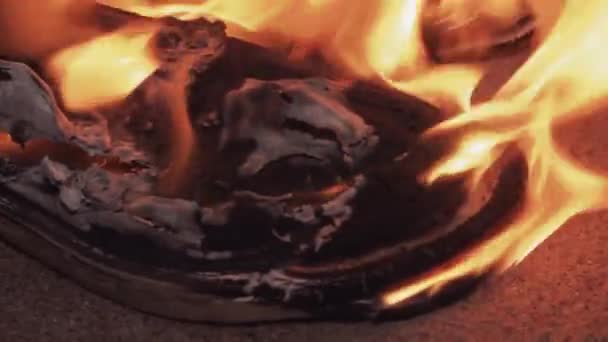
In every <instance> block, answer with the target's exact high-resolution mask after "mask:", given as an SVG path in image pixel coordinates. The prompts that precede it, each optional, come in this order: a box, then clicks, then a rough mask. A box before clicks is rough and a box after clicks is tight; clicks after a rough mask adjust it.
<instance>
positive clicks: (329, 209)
mask: <svg viewBox="0 0 608 342" xmlns="http://www.w3.org/2000/svg"><path fill="white" fill-rule="evenodd" d="M51 3H54V4H55V6H51V7H52V8H53V9H55V10H57V8H59V9H61V11H60V12H61V13H63V14H65V13H71V11H66V8H69V5H67V2H65V1H56V2H51ZM103 3H104V4H103V5H102V4H95V3H93V2H88V3H87V4H84V5H83V6H84V7H83V8H84V9H81V11H82V12H78V11H77V14H76V15H75V16H74V15H72V14H70V15H64V16H63V17H61V18H63V19H62V21H61V25H55V27H57V28H58V29H61V28H65V27H80V26H82V25H84V27H83V28H82V31H79V33H80V34H75V36H77V37H76V38H74V39H73V40H71V41H69V42H67V43H65V42H64V44H63V46H61V47H59V48H58V47H57V44H59V42H55V41H53V42H52V43H53V44H49V46H44V47H41V48H40V51H44V52H45V53H41V52H33V50H35V49H32V51H26V52H28V53H25V54H24V53H23V51H17V50H16V49H15V48H14V46H12V45H10V44H9V45H7V46H6V47H4V46H3V47H2V48H3V49H6V50H7V51H11V52H12V53H11V54H7V55H8V56H16V57H13V58H15V59H19V58H22V59H23V58H31V56H35V57H36V59H37V60H36V62H37V65H36V66H37V67H39V66H40V65H42V68H40V69H42V70H43V71H44V72H43V75H44V76H45V77H46V79H47V81H48V82H49V84H51V88H52V90H51V88H49V87H47V86H46V83H45V82H44V81H43V80H42V79H40V78H38V77H37V76H36V75H35V74H34V72H33V71H32V70H31V69H29V68H28V67H26V66H25V65H24V64H19V63H13V62H1V64H0V67H1V68H0V101H2V102H1V103H2V107H3V108H5V109H6V108H8V109H9V110H10V111H9V112H7V113H4V111H2V112H1V114H2V115H1V118H2V120H1V121H0V127H2V129H3V130H4V131H5V132H6V133H9V134H10V138H11V139H12V140H14V141H15V142H17V143H20V144H23V145H25V149H24V150H23V151H20V150H19V149H18V148H17V147H16V146H12V145H11V147H10V148H7V149H6V152H3V154H4V155H5V158H4V159H2V162H1V163H0V175H2V180H3V183H2V186H3V188H5V189H6V190H7V191H6V192H7V194H6V195H3V196H4V197H6V198H5V199H7V201H2V202H0V204H2V210H3V212H6V213H7V215H9V216H10V217H11V218H12V219H13V220H14V221H15V222H17V223H19V224H21V225H23V226H24V227H25V228H24V227H21V228H2V230H1V231H0V233H1V234H2V235H3V236H5V237H6V238H8V239H9V240H11V241H13V242H15V243H16V244H18V245H19V246H20V247H22V248H24V249H26V250H28V251H29V252H30V253H34V254H37V253H38V255H39V256H40V253H42V252H41V251H38V250H36V249H35V248H32V247H31V246H30V241H33V240H35V239H43V240H46V241H47V243H48V246H47V248H48V249H49V250H53V251H55V253H56V252H57V250H61V253H62V254H66V253H67V254H70V255H75V256H78V258H80V259H82V260H84V261H83V265H85V266H82V265H81V266H79V267H80V268H79V267H76V268H75V269H74V268H72V267H69V266H68V265H67V264H66V263H67V262H65V261H62V260H63V259H57V261H56V262H55V263H54V265H53V266H55V267H58V268H60V269H61V270H63V271H64V272H67V273H70V274H72V275H73V276H74V277H75V278H77V279H79V280H80V281H81V282H83V283H84V284H86V285H87V286H90V287H93V288H94V289H95V290H97V291H99V292H101V293H105V294H107V295H110V296H112V297H113V298H115V299H117V300H122V301H125V302H127V303H129V304H131V305H135V306H137V307H139V308H141V309H144V310H148V311H152V312H156V313H160V314H165V315H169V316H173V317H181V318H189V319H204V320H220V319H221V320H240V321H242V320H247V321H250V320H267V319H281V318H302V317H309V316H311V315H313V316H321V317H327V316H340V317H345V316H354V317H361V316H364V317H369V316H370V315H376V314H379V313H385V312H394V311H398V310H399V309H403V308H407V307H409V306H411V305H414V304H417V303H420V302H421V299H422V300H427V299H428V300H430V301H431V302H432V301H434V300H438V298H440V297H439V296H440V295H445V294H446V293H449V290H450V289H451V288H453V287H454V286H455V285H458V284H459V283H460V282H462V281H465V280H469V279H477V278H481V277H483V276H486V275H489V274H493V273H496V272H500V271H504V270H506V269H507V268H509V267H511V266H513V265H515V264H516V263H518V262H520V261H521V260H522V259H523V258H524V257H525V256H526V255H527V254H528V253H530V252H531V251H532V250H533V249H534V248H535V247H536V246H537V245H538V244H540V243H541V242H542V241H543V240H544V239H546V238H547V237H548V236H550V235H551V234H552V233H553V232H554V231H555V230H557V229H558V228H559V227H560V226H561V225H562V224H563V223H564V222H565V221H566V220H568V219H569V218H570V217H572V216H573V215H576V214H578V213H580V212H583V211H587V210H595V209H600V208H603V207H604V205H605V203H604V198H605V197H606V191H607V187H606V185H607V184H608V183H607V181H606V178H605V176H603V175H600V174H597V173H595V172H593V171H591V170H588V169H586V168H584V167H583V166H581V165H579V164H578V163H576V162H575V161H573V160H572V159H571V158H570V157H568V156H567V155H566V154H564V153H563V151H561V150H560V148H559V146H558V144H557V143H556V142H555V141H554V138H553V134H552V132H553V127H554V126H555V125H558V124H561V123H563V122H564V121H567V120H573V119H575V118H578V117H580V116H582V115H585V114H586V113H589V112H590V111H591V110H593V109H594V108H595V107H596V106H599V105H601V104H602V103H601V101H602V100H603V98H604V97H605V96H606V93H607V89H606V86H605V85H604V84H605V83H606V82H604V80H605V79H606V78H607V76H608V73H606V70H607V69H606V67H605V66H604V64H605V62H604V61H605V58H604V57H606V56H604V51H603V49H602V48H601V45H600V44H599V43H598V42H599V41H600V40H601V38H603V37H605V36H606V35H608V32H606V31H607V29H606V28H605V27H604V26H605V25H603V22H604V21H605V17H606V16H608V7H606V6H605V5H604V4H603V3H602V2H601V1H599V0H593V1H587V2H585V3H580V2H578V3H576V4H574V2H573V1H564V2H563V3H562V2H549V1H542V0H534V1H532V0H530V1H523V0H522V1H512V2H504V1H498V0H497V1H483V2H477V1H474V0H457V1H430V0H429V1H422V0H395V1H392V0H385V1H376V2H369V3H368V2H361V3H353V2H351V1H343V0H324V1H312V0H309V1H291V0H281V1H255V2H253V1H252V2H250V3H246V4H245V3H243V2H242V1H232V0H217V1H216V0H209V1H206V2H203V3H200V2H196V3H195V2H188V1H185V0H184V1H171V2H164V3H163V4H159V3H157V2H153V1H149V2H145V1H127V0H107V1H103ZM108 5H109V6H113V7H108ZM66 6H67V7H66ZM7 8H9V9H10V6H9V7H7ZM118 8H120V10H119V9H118ZM473 9H475V10H473ZM13 10H14V9H13ZM100 13H103V15H101V14H100ZM338 14H339V15H338ZM90 16H93V17H95V18H97V19H98V21H99V23H98V25H95V27H90V25H88V24H84V23H82V22H81V21H79V20H82V18H83V17H89V18H90ZM168 16H173V17H175V18H168ZM211 18H213V19H211ZM76 19H78V20H76ZM58 20H59V19H58ZM218 20H221V21H218ZM222 22H225V24H224V23H222ZM224 30H226V32H225V31H224ZM50 46H52V48H51V47H50ZM3 51H4V50H3ZM511 53H519V54H524V53H528V54H529V56H528V58H527V60H526V61H525V63H524V64H523V65H522V66H521V67H519V69H518V70H516V71H515V72H514V74H513V75H510V77H508V78H507V81H506V82H505V83H504V84H503V85H501V87H500V89H497V90H496V91H495V93H494V95H493V96H489V98H488V99H484V100H483V101H477V102H475V101H474V94H475V91H476V88H477V87H478V86H479V84H482V83H483V79H484V78H485V77H488V75H491V74H492V72H495V70H493V65H495V64H493V61H492V60H493V59H495V58H496V57H497V56H499V55H500V56H503V55H505V54H511ZM19 56H21V57H19ZM53 91H54V92H55V93H57V97H58V98H59V99H60V101H59V104H56V103H55V97H54V96H53V95H51V94H52V92H53ZM414 96H415V97H414ZM64 112H65V114H64ZM6 138H7V139H8V136H6ZM32 138H35V139H37V140H43V141H42V142H40V141H37V142H36V144H38V145H37V148H33V146H32V145H34V142H28V141H29V140H30V139H32ZM51 141H52V143H51ZM2 151H5V149H2ZM76 151H78V152H76ZM41 155H42V156H46V157H45V158H42V157H41ZM76 156H78V157H76ZM24 161H27V162H24ZM3 203H9V204H7V205H5V204H3ZM31 207H36V208H39V209H40V210H37V211H35V212H36V213H35V214H34V215H30V216H28V217H27V220H26V217H24V215H23V213H24V212H27V211H31V210H30V209H29V208H31ZM15 229H24V230H25V231H27V232H29V233H27V234H25V233H24V234H17V233H15ZM75 241H77V242H78V243H75ZM91 250H95V251H97V252H95V253H92V252H91ZM117 260H119V262H117ZM83 267H84V268H83ZM91 269H104V272H105V273H104V275H103V277H106V278H105V279H103V280H106V281H119V282H121V286H124V288H125V291H124V293H120V294H117V293H112V292H111V290H109V289H107V288H104V287H103V285H101V284H103V281H99V282H96V281H95V278H94V277H83V276H82V275H81V274H83V273H87V272H90V270H91ZM87 270H88V271H87ZM78 272H80V273H78ZM117 279H119V280H117ZM169 279H170V280H169ZM167 288H168V289H170V292H171V294H172V295H174V296H175V297H178V296H182V295H184V296H188V298H191V300H187V301H175V300H174V299H171V298H168V299H166V301H165V300H161V301H159V302H158V303H151V302H150V301H149V298H142V297H141V296H140V295H137V296H134V295H133V294H139V293H148V294H150V295H155V296H157V295H159V294H160V293H162V296H163V298H166V296H167V294H166V292H165V290H164V289H167ZM210 298H212V299H213V300H210ZM186 302H187V303H186ZM167 303H170V305H171V306H172V307H175V311H171V312H167V311H164V310H166V309H165V304H167ZM201 303H205V304H204V305H205V306H206V307H213V308H214V310H211V309H209V310H201V309H200V307H197V305H201ZM277 303H281V304H282V305H281V306H280V308H276V307H275V308H272V309H270V308H268V307H267V306H266V305H267V304H277ZM235 306H238V309H234V307H235ZM231 308H232V309H231ZM244 308H246V309H247V310H244ZM248 310H252V311H248ZM235 311H238V312H235ZM250 312H251V313H250Z"/></svg>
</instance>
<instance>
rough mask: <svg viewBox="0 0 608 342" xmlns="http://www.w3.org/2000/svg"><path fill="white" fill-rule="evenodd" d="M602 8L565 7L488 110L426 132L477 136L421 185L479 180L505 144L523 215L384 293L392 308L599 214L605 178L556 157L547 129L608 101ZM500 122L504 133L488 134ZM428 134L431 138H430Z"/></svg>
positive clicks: (596, 4) (514, 257)
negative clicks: (523, 177)
mask: <svg viewBox="0 0 608 342" xmlns="http://www.w3.org/2000/svg"><path fill="white" fill-rule="evenodd" d="M607 19H608V6H606V3H605V2H603V1H601V0H593V1H587V2H585V3H582V2H577V3H575V2H574V1H566V2H565V3H564V8H563V12H562V13H561V16H560V18H559V21H558V22H557V23H556V25H555V27H554V28H553V30H552V31H551V33H550V34H549V35H548V36H547V37H546V39H545V40H544V42H543V44H542V45H541V47H540V48H539V49H538V50H537V51H536V52H535V54H534V55H533V56H532V57H531V58H530V59H529V60H528V61H527V63H526V64H525V65H524V66H523V67H522V68H521V69H520V70H519V71H518V72H517V73H516V74H515V75H514V76H513V77H512V78H511V79H510V80H509V82H507V84H506V85H505V86H504V87H503V88H502V89H501V91H500V92H499V93H498V94H497V95H496V97H495V99H493V100H491V101H489V102H488V103H485V104H481V105H479V106H476V107H473V108H472V109H471V110H469V111H467V112H464V113H463V114H461V115H459V116H458V117H456V118H454V119H453V120H449V121H447V122H445V123H443V124H441V125H440V126H438V127H436V128H435V129H434V132H437V131H444V130H450V129H454V128H456V127H462V126H465V125H467V124H471V123H482V124H485V126H486V128H485V129H484V130H483V131H482V132H476V133H475V134H474V135H469V136H466V137H464V138H463V140H462V143H461V145H460V148H459V149H457V150H456V151H454V153H453V154H452V155H450V156H447V157H446V158H445V159H444V160H443V161H442V162H440V163H438V164H437V165H436V166H435V168H434V169H433V170H431V171H430V172H429V174H428V176H429V177H428V179H427V180H428V181H434V180H436V179H437V178H439V177H441V176H446V175H450V174H455V173H462V172H465V171H473V174H476V173H479V172H483V171H485V169H487V167H488V166H489V165H491V164H492V163H493V162H494V161H495V160H496V159H497V157H498V156H499V155H500V153H498V152H497V151H496V149H497V148H498V149H500V146H501V145H504V144H505V143H516V144H518V145H519V146H520V147H521V149H522V150H523V151H524V153H525V154H526V157H527V160H528V165H529V174H528V182H529V187H528V189H527V194H526V202H525V207H524V209H523V211H522V212H521V213H520V214H519V216H518V218H517V220H516V221H515V222H514V223H512V224H511V225H510V226H509V227H508V228H507V229H505V230H504V232H503V233H500V234H499V235H497V236H495V237H493V238H491V239H490V240H488V241H485V242H484V243H483V244H481V245H479V246H477V247H475V248H473V249H471V250H469V251H467V252H466V253H465V254H463V255H461V256H460V257H459V258H458V259H457V260H454V261H453V262H451V263H448V264H446V265H444V267H442V268H440V269H437V270H433V271H431V272H429V273H428V274H425V275H423V276H422V277H420V278H419V279H417V280H416V281H412V282H410V283H408V284H406V285H404V286H403V287H402V288H400V289H397V290H395V291H391V292H389V293H386V294H385V295H384V297H383V302H384V304H386V305H394V304H397V303H400V302H402V301H405V300H407V299H408V298H411V297H412V296H415V295H418V294H420V293H428V294H432V293H434V292H436V291H437V290H439V289H441V288H442V287H443V286H445V285H446V284H449V283H450V282H452V281H454V280H457V279H459V278H462V277H464V276H468V275H479V274H483V273H485V272H487V271H489V270H498V271H502V270H505V269H507V268H509V267H511V266H512V265H515V264H517V263H519V262H520V261H521V260H523V258H524V257H525V256H526V255H528V254H529V253H530V252H531V251H532V250H533V249H534V248H535V247H537V246H538V245H539V244H540V243H542V242H543V241H544V240H545V239H546V238H547V237H549V236H550V235H551V234H552V233H553V232H555V231H556V230H557V229H558V228H559V227H560V226H561V225H562V224H564V223H565V222H566V221H567V220H568V219H569V218H571V217H572V216H574V215H576V214H579V213H581V212H583V211H589V210H597V209H601V208H604V207H605V206H606V198H607V197H606V196H607V195H608V178H606V177H605V176H603V175H600V174H597V173H594V172H592V171H590V170H587V169H585V168H583V167H582V166H580V165H578V164H577V163H576V162H575V161H573V160H571V159H570V158H569V157H568V156H566V155H564V154H563V153H562V152H561V151H560V150H559V148H558V146H556V144H555V141H554V140H553V137H552V126H553V125H554V124H555V123H558V122H562V121H564V120H566V119H571V118H575V117H580V116H581V115H585V114H586V113H588V112H589V109H590V108H588V107H589V106H592V105H594V104H597V101H598V100H600V99H602V98H605V97H606V96H608V86H607V85H606V82H605V80H606V77H608V67H606V65H605V60H606V58H607V57H608V49H604V48H602V47H601V46H602V45H601V43H600V42H601V41H602V39H603V38H604V37H606V36H608V27H607V26H606V25H605V21H606V20H607ZM492 122H500V123H501V127H510V128H509V129H507V130H505V129H504V128H503V129H500V128H499V127H495V126H494V127H493V125H492ZM431 133H433V132H431Z"/></svg>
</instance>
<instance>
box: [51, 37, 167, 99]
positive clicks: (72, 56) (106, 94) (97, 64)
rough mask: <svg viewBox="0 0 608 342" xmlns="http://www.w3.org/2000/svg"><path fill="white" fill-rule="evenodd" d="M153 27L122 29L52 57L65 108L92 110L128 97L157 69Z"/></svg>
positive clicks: (52, 72)
mask: <svg viewBox="0 0 608 342" xmlns="http://www.w3.org/2000/svg"><path fill="white" fill-rule="evenodd" d="M153 35H154V31H152V30H151V29H148V30H144V31H137V32H132V31H131V30H130V29H129V30H121V31H118V32H115V33H110V34H107V35H103V36H101V37H98V38H95V39H93V40H91V41H88V42H85V43H82V44H79V45H76V46H72V47H70V48H67V49H64V50H62V51H60V52H59V53H57V54H55V55H54V56H52V57H51V59H50V61H49V63H48V69H49V72H50V73H51V74H52V75H53V76H54V77H55V78H56V79H58V80H59V83H60V94H61V97H62V100H63V103H64V105H65V107H66V108H67V109H69V110H73V111H82V110H87V109H91V108H94V107H97V106H100V105H104V104H108V103H112V102H114V101H117V100H121V99H123V98H125V97H126V96H127V95H128V94H130V93H131V92H132V91H133V90H134V89H135V88H136V87H137V86H138V85H139V84H141V83H142V82H143V81H144V80H145V79H146V78H147V77H148V76H150V75H151V74H152V73H153V72H154V71H155V70H156V69H157V68H158V62H157V61H156V60H154V58H152V57H151V56H150V55H149V52H148V43H149V42H150V39H151V38H152V36H153Z"/></svg>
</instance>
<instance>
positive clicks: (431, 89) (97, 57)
mask: <svg viewBox="0 0 608 342" xmlns="http://www.w3.org/2000/svg"><path fill="white" fill-rule="evenodd" d="M100 2H103V3H105V4H108V5H111V6H116V7H120V8H122V9H125V10H127V11H131V12H135V13H139V14H141V15H144V16H150V17H162V16H167V15H171V16H176V17H178V18H180V19H193V18H197V17H200V16H211V17H216V18H219V19H222V20H224V21H226V22H227V23H228V27H229V34H232V35H234V36H237V37H241V38H244V39H249V40H253V41H256V42H264V43H269V42H270V43H277V42H276V41H275V40H274V39H270V38H269V37H270V35H269V34H271V33H272V34H279V35H281V36H283V37H284V39H285V40H286V41H291V42H295V43H296V44H297V45H299V46H302V47H304V48H305V49H310V50H321V51H322V52H323V54H324V55H325V56H326V57H327V59H328V60H330V61H332V62H334V63H340V64H342V65H344V66H346V67H348V68H349V69H350V70H351V71H352V72H353V73H354V74H355V75H357V76H359V77H366V78H374V79H378V80H383V81H385V82H386V83H388V84H390V85H391V86H393V87H394V88H397V89H400V90H402V91H404V92H408V93H412V94H415V95H418V96H421V97H423V98H425V99H427V100H428V101H430V102H432V103H435V104H437V105H438V106H440V107H442V108H443V109H444V110H446V109H447V110H448V111H454V110H457V111H458V112H460V114H458V115H455V116H453V117H452V118H450V119H448V120H447V121H445V122H443V123H442V124H440V125H439V126H437V127H434V128H433V129H431V130H430V131H429V132H427V134H428V135H433V134H439V133H443V132H448V131H453V130H456V129H462V128H472V129H470V130H467V132H469V133H467V134H466V135H465V136H463V137H462V140H461V141H460V144H458V146H457V148H456V149H455V150H454V151H452V152H451V153H450V154H449V155H446V156H444V158H442V159H441V160H440V161H438V163H437V164H436V165H434V166H433V168H432V169H430V170H428V171H427V172H426V173H425V174H423V175H421V182H424V183H433V182H436V181H438V180H439V179H441V178H443V177H449V176H451V175H456V174H459V175H468V176H469V177H470V182H469V186H470V188H471V189H470V190H471V192H473V191H474V190H475V187H476V186H477V182H476V180H478V179H479V178H480V177H481V176H482V175H483V174H484V172H485V171H486V170H488V169H489V167H490V166H492V165H493V164H494V163H495V162H496V161H497V159H498V158H499V157H500V156H501V154H502V152H503V151H504V150H505V149H506V148H507V146H512V145H517V146H518V147H519V148H520V149H521V151H522V152H523V153H524V155H525V157H526V159H527V162H528V170H529V174H528V188H527V192H526V199H525V203H524V205H523V209H522V210H521V212H520V213H519V214H518V216H517V217H516V219H515V220H514V221H513V222H512V223H511V224H510V226H509V227H507V228H506V229H504V230H503V231H502V233H499V234H498V235H496V236H494V237H492V238H490V239H488V240H486V241H483V242H480V243H479V244H478V245H477V246H475V247H472V248H471V249H470V250H468V251H466V252H464V253H463V254H461V255H459V256H458V257H456V258H454V259H453V260H451V261H449V262H447V263H446V264H444V265H442V266H441V267H439V268H436V269H433V270H431V271H429V273H427V274H423V275H421V276H420V277H419V278H417V279H411V280H408V281H406V282H405V283H404V284H403V285H402V286H401V287H400V288H398V289H395V290H391V291H388V292H387V293H385V294H384V295H383V297H382V298H381V299H382V303H383V304H384V305H386V306H390V305H396V304H399V303H402V302H405V301H407V300H408V299H410V298H412V297H414V296H416V295H420V294H428V295H432V294H433V293H435V292H436V291H437V290H439V289H441V288H442V287H444V286H445V285H447V284H450V283H451V282H453V281H455V280H458V279H460V278H463V277H468V276H475V275H480V274H485V273H487V272H491V271H504V270H506V269H508V268H509V267H511V266H513V265H515V264H517V263H518V262H520V261H521V260H523V258H525V256H526V255H528V254H529V253H530V252H531V251H532V250H533V249H534V248H535V247H536V246H538V245H539V244H540V243H542V242H543V241H544V240H545V239H546V238H547V237H549V236H550V235H551V234H552V233H554V232H555V231H556V230H557V229H558V228H559V227H560V226H561V225H562V224H563V223H564V222H566V220H568V219H569V218H571V217H572V216H574V215H577V214H579V213H581V212H583V211H588V210H596V209H600V208H603V207H604V206H605V204H606V203H605V202H606V201H605V199H606V198H607V195H608V178H606V177H605V176H604V175H601V174H598V173H595V172H592V171H590V170H588V169H585V168H584V167H582V166H580V165H578V164H577V163H576V162H575V161H573V160H571V158H569V157H568V156H567V155H565V154H564V153H563V152H562V151H560V148H559V147H558V146H557V145H556V143H555V141H554V139H553V136H552V127H553V126H554V125H556V124H558V123H562V122H564V121H566V120H571V119H574V118H577V117H580V116H581V115H585V114H586V113H588V112H589V111H590V109H591V108H592V107H593V106H595V105H598V104H599V101H601V100H602V99H604V98H606V97H608V82H606V80H608V64H607V63H606V60H608V48H607V47H605V44H604V39H605V38H606V37H608V25H606V24H605V23H606V21H608V4H607V3H606V1H604V0H587V1H574V0H564V1H563V2H561V1H549V0H546V1H545V0H529V2H530V6H531V7H532V9H533V10H534V12H535V13H534V14H535V16H536V18H537V25H538V35H537V40H538V47H537V49H536V51H535V52H534V53H533V55H532V56H531V57H530V58H529V59H528V60H527V62H526V63H525V64H524V65H523V66H522V67H521V68H520V69H519V70H518V71H517V72H516V73H515V74H514V75H513V76H512V77H511V78H510V80H509V81H508V82H507V83H506V84H505V85H504V86H503V87H502V89H500V91H499V92H498V93H497V94H496V95H495V96H494V97H493V98H492V99H490V100H487V101H486V102H484V103H478V104H475V105H473V104H472V103H471V96H472V94H473V91H474V90H475V87H476V86H477V85H478V82H479V80H480V79H481V78H482V77H483V75H484V73H485V72H486V71H487V70H486V66H485V65H484V64H481V63H475V64H448V65H441V66H436V65H433V63H432V62H431V61H430V60H429V58H428V56H427V53H426V51H425V48H424V44H423V42H422V38H421V14H422V12H423V10H424V6H425V4H426V2H425V1H423V0H378V1H349V0H259V1H242V0H208V1H205V2H202V3H201V1H198V2H194V1H186V0H182V1H166V2H163V3H162V4H159V2H157V1H151V0H150V1H134V0H105V1H100ZM465 2H468V3H470V2H471V0H468V1H465V0H458V1H453V2H448V4H451V5H454V6H460V5H462V4H464V3H465ZM510 4H511V2H510V1H500V0H492V1H485V2H483V8H482V9H483V10H485V11H490V12H491V13H495V14H497V15H496V18H497V20H506V19H505V18H504V17H503V16H502V15H500V14H502V13H510V11H512V10H513V7H512V6H510ZM556 18H557V19H556ZM129 32H130V31H129ZM152 34H153V30H147V31H144V32H143V33H142V32H139V34H132V32H131V33H127V32H125V31H119V32H115V33H112V34H109V35H104V36H101V37H98V38H96V39H94V40H92V41H89V42H86V43H84V44H81V45H76V46H73V47H70V48H68V49H66V50H63V51H61V52H60V53H58V54H56V55H55V56H54V57H53V58H52V59H51V62H50V67H51V69H52V70H53V72H54V75H56V77H57V78H58V79H59V80H60V84H61V93H62V96H63V100H64V102H65V105H66V106H67V107H68V108H69V109H72V110H86V109H90V108H92V107H95V106H99V105H100V104H105V103H108V102H112V101H115V100H118V99H121V98H124V97H125V96H126V95H127V94H128V93H130V92H131V91H132V90H133V89H134V88H135V87H137V85H139V84H140V83H141V82H142V81H143V80H144V79H145V78H146V77H147V76H148V75H150V74H151V73H152V72H153V71H154V70H155V69H156V67H157V66H158V65H157V63H156V62H155V61H154V60H153V59H151V58H150V57H148V56H147V55H146V50H145V46H146V44H147V41H148V40H149V39H150V37H151V35H152ZM273 37H274V36H273ZM180 108H181V107H180ZM179 111H180V112H184V113H185V109H184V108H181V109H180V110H179ZM184 113H182V114H183V115H182V116H187V115H186V114H184ZM184 122H186V123H187V120H186V121H184ZM188 124H189V123H188ZM187 132H189V130H187ZM189 134H190V133H189Z"/></svg>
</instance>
